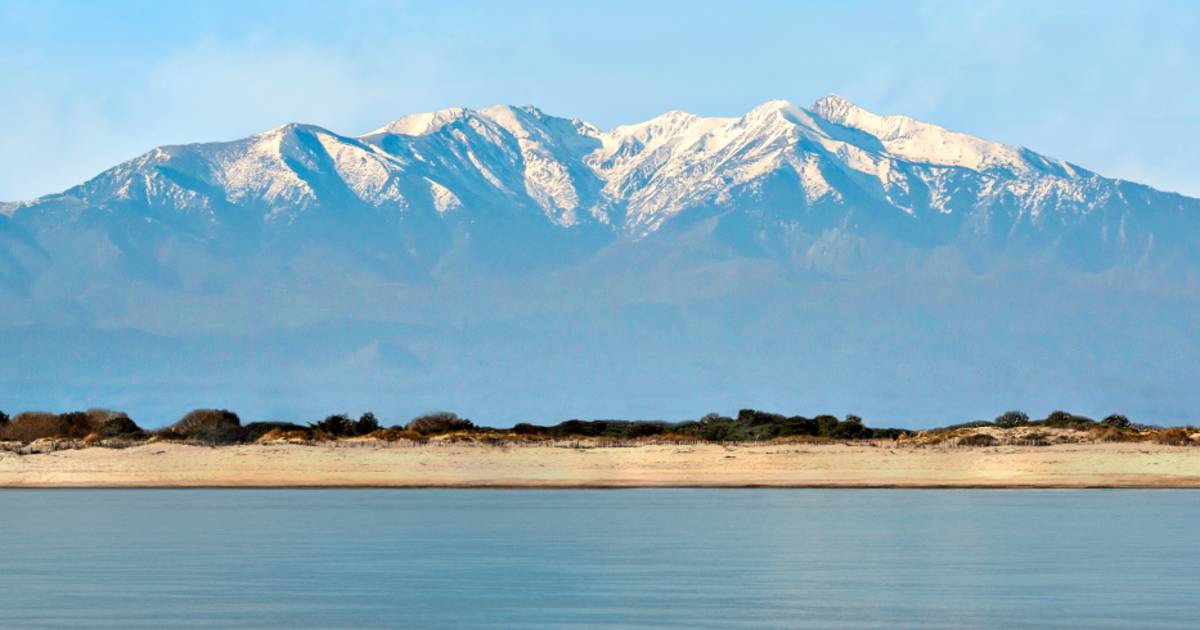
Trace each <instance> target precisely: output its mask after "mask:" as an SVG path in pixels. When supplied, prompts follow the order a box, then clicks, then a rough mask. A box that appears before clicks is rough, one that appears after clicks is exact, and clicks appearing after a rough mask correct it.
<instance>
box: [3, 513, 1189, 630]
mask: <svg viewBox="0 0 1200 630" xmlns="http://www.w3.org/2000/svg"><path fill="white" fill-rule="evenodd" d="M1198 525H1200V492H1189V491H1030V492H1025V491H980V492H974V491H928V490H927V491H872V490H850V491H838V490H762V491H757V490H630V491H544V490H534V491H472V490H448V491H437V490H395V491H393V490H299V491H286V490H276V491H271V490H266V491H258V490H254V491H249V490H244V491H228V490H182V491H173V490H129V491H123V490H83V491H70V490H51V491H4V492H0V530H2V531H0V627H5V628H10V627H49V626H55V627H61V626H71V627H78V626H107V627H119V628H127V627H149V628H158V627H164V626H215V627H248V626H256V627H292V628H300V627H305V628H310V627H311V628H317V627H321V628H335V627H414V628H514V627H523V628H528V627H544V628H561V627H579V628H590V627H595V626H608V627H645V626H674V627H680V628H702V627H706V628H730V627H744V628H792V627H821V628H830V627H848V628H863V627H897V626H902V627H911V626H921V627H942V628H962V627H998V628H1013V627H1017V626H1034V627H1080V628H1097V627H1111V628H1128V627H1178V628H1182V627H1196V626H1197V624H1198V623H1200V534H1198V532H1197V526H1198Z"/></svg>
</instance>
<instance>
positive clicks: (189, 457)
mask: <svg viewBox="0 0 1200 630" xmlns="http://www.w3.org/2000/svg"><path fill="white" fill-rule="evenodd" d="M203 486H232V487H238V486H246V487H262V486H269V487H305V486H362V487H546V488H551V487H637V486H647V487H649V486H663V487H669V486H680V487H682V486H729V487H736V486H779V487H804V486H811V487H858V486H880V487H1064V488H1069V487H1164V488H1165V487H1180V488H1184V487H1186V488H1200V449H1196V448H1188V447H1172V446H1162V445H1156V444H1148V443H1089V444H1064V445H1054V446H1042V447H1019V446H1000V447H988V448H953V447H942V446H925V447H914V446H897V445H895V444H893V443H889V442H881V443H874V444H872V443H855V444H794V443H778V444H771V443H766V444H750V445H737V446H726V445H720V444H697V445H665V444H658V445H645V446H635V447H616V448H611V447H609V448H571V447H568V446H566V445H562V446H558V445H549V444H536V445H522V446H509V447H502V446H482V445H471V444H453V443H450V444H426V445H411V444H397V443H385V442H362V443H336V444H319V445H300V444H281V443H271V444H251V445H244V446H227V447H219V448H211V447H204V446H190V445H184V444H174V443H152V444H146V445H143V446H136V447H132V448H127V449H111V448H86V449H78V450H65V451H57V452H52V453H41V454H34V455H17V454H15V453H11V452H0V487H8V488H32V487H203Z"/></svg>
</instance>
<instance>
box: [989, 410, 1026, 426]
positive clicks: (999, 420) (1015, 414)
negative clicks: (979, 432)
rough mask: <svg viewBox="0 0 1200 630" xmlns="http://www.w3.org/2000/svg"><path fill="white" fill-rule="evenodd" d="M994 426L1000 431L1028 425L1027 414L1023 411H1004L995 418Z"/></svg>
mask: <svg viewBox="0 0 1200 630" xmlns="http://www.w3.org/2000/svg"><path fill="white" fill-rule="evenodd" d="M995 424H996V426H998V427H1000V428H1002V429H1011V428H1013V427H1021V426H1025V425H1027V424H1029V414H1027V413H1025V412H1024V411H1005V412H1004V413H1002V414H1000V415H999V416H996V422H995Z"/></svg>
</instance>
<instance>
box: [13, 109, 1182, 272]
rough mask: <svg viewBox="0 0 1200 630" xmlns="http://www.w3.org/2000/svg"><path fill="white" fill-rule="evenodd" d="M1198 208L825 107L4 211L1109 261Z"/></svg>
mask: <svg viewBox="0 0 1200 630" xmlns="http://www.w3.org/2000/svg"><path fill="white" fill-rule="evenodd" d="M1196 207H1197V202H1196V201H1195V200H1191V199H1187V198H1184V197H1181V196H1179V195H1171V194H1167V193H1160V192H1158V191H1154V190H1152V189H1149V188H1146V187H1140V186H1137V185H1134V184H1129V183H1126V182H1121V181H1120V180H1112V179H1106V178H1103V177H1100V176H1098V175H1096V174H1095V173H1092V172H1090V171H1087V170H1085V169H1082V168H1079V167H1077V166H1074V165H1071V164H1069V163H1067V162H1063V161H1060V160H1054V159H1051V158H1047V157H1044V156H1041V155H1038V154H1036V153H1034V152H1032V151H1029V150H1028V149H1023V148H1019V147H1013V146H1008V145H1003V144H999V143H994V142H989V141H986V140H981V139H978V138H974V137H971V136H968V135H965V134H962V133H957V132H952V131H947V130H945V129H942V128H941V127H938V126H936V125H931V124H928V123H922V122H919V121H916V120H913V119H911V118H909V117H906V116H880V115H876V114H873V113H871V112H868V111H866V110H863V109H861V108H859V107H857V106H855V105H854V104H852V103H850V102H849V101H847V100H845V99H843V98H841V97H838V96H834V95H831V96H827V97H825V98H822V99H820V100H818V101H817V102H816V103H815V104H814V105H813V106H812V107H811V108H810V109H803V108H800V107H797V106H795V105H793V104H791V103H789V102H787V101H779V100H776V101H769V102H767V103H764V104H763V105H761V106H759V107H757V108H755V109H754V110H752V111H750V112H748V113H747V114H745V115H744V116H740V117H732V118H715V117H714V118H706V117H700V116H695V115H692V114H688V113H685V112H680V111H672V112H668V113H666V114H663V115H661V116H659V117H656V118H654V119H651V120H648V121H646V122H642V123H638V124H633V125H625V126H620V127H617V128H615V129H612V130H609V131H601V130H599V129H597V128H596V127H594V126H593V125H590V124H588V123H586V122H583V121H580V120H577V119H565V118H558V117H554V116H549V115H547V114H545V113H544V112H542V111H540V110H538V109H536V108H534V107H511V106H494V107H488V108H484V109H481V110H478V111H475V110H471V109H465V108H452V109H445V110H440V111H436V112H430V113H424V114H412V115H408V116H404V117H401V118H399V119H396V120H395V121H392V122H391V123H389V124H387V125H384V126H383V127H380V128H379V129H377V130H375V131H372V132H370V133H368V134H364V135H362V136H359V137H348V136H342V135H338V134H336V133H334V132H331V131H329V130H327V129H323V128H321V127H316V126H312V125H298V124H288V125H283V126H281V127H278V128H276V129H272V130H269V131H266V132H263V133H260V134H256V135H254V136H251V137H249V138H245V139H242V140H236V141H232V142H221V143H210V144H193V145H184V146H167V147H161V148H158V149H155V150H153V151H151V152H149V153H147V154H145V155H143V156H141V157H138V158H136V159H134V160H131V161H129V162H126V163H123V164H121V165H118V166H116V167H114V168H112V169H110V170H108V171H105V172H104V173H102V174H101V175H99V176H97V177H96V178H94V179H93V180H91V181H89V182H86V183H84V184H82V185H80V186H77V187H75V188H72V189H70V190H68V191H66V192H65V193H63V194H61V195H51V196H48V197H43V198H41V199H38V200H34V201H33V202H28V203H24V204H18V205H15V206H6V207H5V210H4V211H5V213H7V214H8V215H10V216H12V217H14V218H15V220H17V221H27V222H33V223H36V222H39V221H45V220H49V217H66V218H67V219H70V220H79V219H80V217H82V216H83V215H85V214H86V215H88V216H90V217H92V218H93V219H94V218H95V217H98V216H103V215H102V214H101V215H97V214H96V212H101V213H103V212H109V213H112V212H114V211H115V209H117V208H120V209H121V212H124V213H130V212H132V213H135V214H136V213H138V212H141V213H142V214H144V215H146V217H147V219H148V220H161V221H166V222H168V223H174V222H183V223H185V224H187V225H190V226H192V228H195V229H200V230H201V231H202V232H203V231H204V229H205V228H204V227H203V226H205V225H208V226H210V227H212V226H220V225H225V224H229V223H230V222H233V221H246V220H252V221H256V222H258V223H260V224H261V225H263V226H266V227H270V228H271V229H277V230H278V229H282V227H283V226H287V225H291V224H293V223H295V222H297V221H303V222H308V221H331V222H338V223H340V225H341V226H342V227H343V228H345V229H349V230H352V229H353V221H354V219H353V217H355V216H364V217H368V216H369V217H371V220H372V221H374V220H383V221H393V222H398V221H400V220H401V219H402V218H403V217H409V216H414V217H415V216H429V217H435V218H436V220H439V221H455V222H458V223H461V224H463V225H469V224H470V223H471V222H472V221H473V220H474V219H475V218H477V217H479V216H483V215H481V214H480V213H485V214H487V216H489V217H493V218H495V217H502V216H505V215H512V216H514V217H525V218H527V219H528V218H536V217H540V218H541V219H542V220H544V221H545V222H546V223H547V224H548V226H552V227H556V228H561V229H569V228H573V227H576V226H580V225H584V224H588V225H599V226H605V229H607V230H609V231H610V232H611V234H612V235H613V237H614V238H620V239H628V240H638V239H642V238H645V237H647V236H649V235H651V234H653V233H655V232H657V231H658V230H660V229H661V228H662V227H663V226H665V225H667V224H669V223H671V222H672V221H674V220H676V218H677V217H683V216H695V217H703V216H709V215H712V214H713V213H717V214H720V213H727V212H736V213H741V214H746V215H747V216H753V217H756V218H755V219H754V220H755V221H757V222H759V224H760V225H761V230H763V231H765V232H764V233H766V232H771V231H776V232H789V233H790V232H795V231H797V230H799V231H801V232H805V231H808V232H821V231H823V230H827V229H829V227H830V226H831V225H841V226H842V228H841V229H858V230H864V229H865V230H871V229H872V226H875V227H879V226H884V228H881V229H886V230H890V231H891V232H893V233H894V234H895V235H898V236H899V237H902V238H913V239H917V240H920V238H919V237H920V235H921V234H923V233H925V234H940V235H941V236H938V238H939V239H945V238H951V237H952V236H953V234H954V233H972V234H984V233H986V234H987V235H990V236H989V238H993V239H994V238H1001V239H1003V238H1008V237H1009V236H1012V235H1016V234H1022V233H1035V232H1046V231H1047V230H1051V231H1054V230H1060V231H1061V230H1063V229H1068V228H1072V226H1075V227H1078V226H1088V225H1090V226H1091V227H1090V228H1088V229H1091V230H1092V231H1093V232H1094V234H1093V235H1095V234H1100V235H1101V236H1100V238H1101V240H1102V241H1104V242H1105V243H1108V244H1110V245H1111V244H1113V243H1117V244H1129V243H1134V245H1136V247H1137V248H1141V249H1146V248H1148V247H1151V239H1152V236H1153V234H1152V232H1153V227H1154V226H1153V220H1152V219H1153V217H1159V216H1162V215H1163V213H1170V212H1176V213H1177V212H1184V213H1185V214H1186V216H1184V217H1182V218H1180V217H1175V216H1174V215H1172V217H1174V218H1172V219H1171V220H1172V221H1175V222H1176V223H1178V222H1180V221H1181V222H1182V224H1184V225H1186V226H1187V228H1186V229H1187V230H1192V229H1193V228H1192V226H1193V225H1194V223H1195V218H1194V217H1195V209H1196ZM747 213H748V214H747ZM838 217H841V218H840V219H839V218H838ZM938 217H943V218H938ZM1093 224H1094V225H1093ZM922 226H924V227H922ZM1162 236H1168V235H1161V236H1160V238H1161V237H1162ZM1047 238H1050V239H1051V240H1052V239H1053V238H1054V237H1053V235H1050V236H1048V237H1047Z"/></svg>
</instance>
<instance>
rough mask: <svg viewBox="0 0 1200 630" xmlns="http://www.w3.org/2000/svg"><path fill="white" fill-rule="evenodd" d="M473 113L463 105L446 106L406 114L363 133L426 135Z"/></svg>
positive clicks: (369, 134) (372, 134)
mask: <svg viewBox="0 0 1200 630" xmlns="http://www.w3.org/2000/svg"><path fill="white" fill-rule="evenodd" d="M473 113H474V112H472V111H471V110H469V109H467V108H465V107H447V108H446V109H439V110H436V111H432V112H424V113H421V114H408V115H407V116H401V117H399V118H397V119H396V120H393V121H392V122H390V123H388V124H386V125H384V126H382V127H380V128H379V129H376V130H374V131H372V132H369V133H366V134H363V135H366V136H374V135H378V134H382V133H394V134H398V135H402V136H427V135H429V134H431V133H434V132H436V131H437V130H439V129H441V128H442V127H444V126H446V125H448V124H451V123H454V122H457V121H459V120H462V119H463V118H466V117H468V116H470V115H471V114H473Z"/></svg>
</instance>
